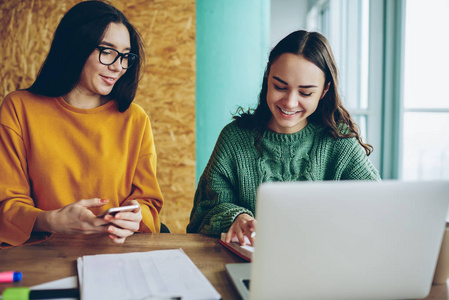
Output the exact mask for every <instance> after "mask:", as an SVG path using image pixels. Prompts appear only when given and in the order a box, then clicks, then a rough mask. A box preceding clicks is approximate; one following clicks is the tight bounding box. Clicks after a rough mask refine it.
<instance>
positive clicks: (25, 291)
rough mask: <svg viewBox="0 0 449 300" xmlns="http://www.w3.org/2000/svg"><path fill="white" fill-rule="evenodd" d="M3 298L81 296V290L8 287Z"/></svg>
mask: <svg viewBox="0 0 449 300" xmlns="http://www.w3.org/2000/svg"><path fill="white" fill-rule="evenodd" d="M2 297H3V300H28V299H57V298H79V297H80V292H79V290H78V289H77V288H76V289H59V290H30V288H27V287H12V288H6V289H5V290H4V291H3V294H2Z"/></svg>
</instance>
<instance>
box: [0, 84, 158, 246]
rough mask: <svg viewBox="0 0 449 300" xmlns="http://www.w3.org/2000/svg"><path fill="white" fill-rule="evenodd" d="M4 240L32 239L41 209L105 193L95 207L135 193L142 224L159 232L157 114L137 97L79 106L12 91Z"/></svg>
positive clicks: (1, 144) (2, 195)
mask: <svg viewBox="0 0 449 300" xmlns="http://www.w3.org/2000/svg"><path fill="white" fill-rule="evenodd" d="M0 165H1V167H0V169H1V171H0V245H1V244H3V245H4V243H6V244H9V245H20V244H23V243H25V242H27V241H29V239H30V235H31V233H32V229H33V226H34V223H35V221H36V218H37V215H38V214H39V212H41V211H42V210H53V209H58V208H60V207H62V206H65V205H68V204H70V203H73V202H75V201H78V200H81V199H90V198H104V199H109V202H108V203H107V204H106V205H105V206H103V207H101V208H93V209H92V211H93V213H94V214H99V213H100V212H102V211H104V210H106V209H107V208H110V207H114V206H120V205H121V204H123V203H124V202H125V201H126V200H128V199H135V200H137V201H138V202H139V203H140V206H141V208H142V216H143V219H142V222H141V225H140V229H139V231H141V232H159V230H160V220H159V212H160V210H161V207H162V203H163V198H162V194H161V191H160V188H159V184H158V182H157V179H156V151H155V146H154V141H153V134H152V131H151V126H150V121H149V118H148V116H147V115H146V113H145V112H144V111H143V109H142V108H141V107H140V106H138V105H137V104H131V106H130V108H129V109H128V110H127V111H126V112H124V113H120V112H119V111H118V110H117V108H116V106H115V102H114V101H109V102H107V103H106V104H104V105H102V106H100V107H97V108H94V109H80V108H76V107H73V106H71V105H69V104H67V103H66V102H65V101H64V100H63V99H62V98H61V97H59V98H48V97H43V96H36V95H34V94H31V93H29V92H27V91H17V92H13V93H11V94H9V95H8V96H7V97H6V98H5V99H4V101H3V103H2V106H1V108H0Z"/></svg>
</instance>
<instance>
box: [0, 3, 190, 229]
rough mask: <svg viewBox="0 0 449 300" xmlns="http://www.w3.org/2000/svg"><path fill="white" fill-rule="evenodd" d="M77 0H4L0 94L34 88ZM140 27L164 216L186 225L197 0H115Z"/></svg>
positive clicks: (143, 99)
mask: <svg viewBox="0 0 449 300" xmlns="http://www.w3.org/2000/svg"><path fill="white" fill-rule="evenodd" d="M78 2H80V0H64V1H60V0H0V29H1V30H0V61H1V62H2V63H1V64H2V67H1V68H0V98H1V100H0V101H2V100H3V98H4V97H5V95H6V94H7V93H9V92H12V91H14V90H17V89H21V88H27V87H29V86H30V85H31V84H32V83H33V81H34V79H35V77H36V74H37V72H38V70H39V68H40V66H41V64H42V62H43V61H44V59H45V57H46V55H47V53H48V50H49V49H50V44H51V40H52V37H53V33H54V31H55V29H56V27H57V25H58V23H59V21H60V19H61V18H62V16H63V15H64V13H65V12H66V11H67V10H68V9H70V8H71V7H72V6H73V5H74V4H76V3H78ZM110 3H112V4H113V5H114V6H116V7H117V8H118V9H120V10H121V11H122V12H123V13H124V14H125V15H126V16H127V17H128V19H129V20H130V22H131V23H132V24H133V25H134V26H135V27H136V28H137V30H138V31H139V32H140V34H141V35H142V37H143V40H144V42H145V47H146V48H145V49H146V62H147V66H146V71H145V75H144V77H143V79H142V81H141V82H140V85H139V91H138V93H137V96H136V99H135V102H136V103H138V104H140V105H141V106H142V107H143V108H144V109H145V111H146V112H147V113H148V114H149V115H150V119H151V123H152V127H153V133H154V136H155V143H156V150H157V152H158V166H157V168H158V179H159V183H160V185H161V189H162V192H163V195H164V198H165V204H164V207H163V209H162V212H161V216H162V221H163V222H164V223H165V224H166V225H167V226H168V227H169V228H170V230H171V231H172V232H185V227H186V225H187V223H188V218H189V214H190V209H191V207H192V199H193V195H194V191H195V0H112V1H110Z"/></svg>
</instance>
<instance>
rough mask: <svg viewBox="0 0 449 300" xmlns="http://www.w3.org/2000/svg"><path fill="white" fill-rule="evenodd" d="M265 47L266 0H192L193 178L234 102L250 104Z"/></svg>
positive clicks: (267, 32) (264, 59)
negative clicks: (193, 70) (194, 171)
mask: <svg viewBox="0 0 449 300" xmlns="http://www.w3.org/2000/svg"><path fill="white" fill-rule="evenodd" d="M269 47H270V0H257V1H246V0H245V1H242V0H226V1H224V0H197V1H196V179H197V181H198V179H199V177H200V176H201V174H202V173H203V171H204V168H205V167H206V164H207V162H208V161H209V158H210V155H211V153H212V150H213V148H214V146H215V142H216V141H217V138H218V135H219V134H220V131H221V129H222V128H223V127H224V126H225V125H226V124H228V123H229V122H231V121H232V114H233V113H234V112H235V111H236V109H237V108H238V107H239V106H242V107H244V108H245V109H246V108H248V107H253V108H254V107H255V106H256V104H257V100H258V94H259V91H260V87H261V83H262V76H263V72H264V68H265V64H266V62H267V58H268V54H269V51H270V49H269Z"/></svg>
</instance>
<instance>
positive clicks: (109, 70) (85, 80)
mask: <svg viewBox="0 0 449 300" xmlns="http://www.w3.org/2000/svg"><path fill="white" fill-rule="evenodd" d="M98 46H103V47H109V48H113V49H116V50H117V51H119V52H122V53H128V52H130V50H131V45H130V37H129V32H128V29H127V28H126V26H125V25H123V24H121V23H120V24H119V23H110V24H109V25H108V27H106V30H105V34H104V37H103V39H102V41H101V42H100V44H99V45H98ZM99 55H100V53H99V50H98V49H95V50H94V51H93V52H92V53H91V54H90V56H89V58H88V59H87V61H86V63H85V65H84V68H83V71H82V73H81V78H80V81H79V82H78V84H77V86H76V87H75V89H74V91H76V92H77V93H78V94H80V93H81V94H82V95H83V96H84V97H89V98H92V99H97V100H98V99H100V97H101V96H107V95H109V93H110V92H111V91H112V88H113V87H114V84H115V83H116V82H117V80H119V78H120V77H121V76H122V75H123V74H125V72H126V69H123V68H122V67H121V64H120V58H119V59H117V60H116V61H115V63H113V64H112V65H109V66H106V65H103V64H101V63H100V61H99V59H98V58H99Z"/></svg>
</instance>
